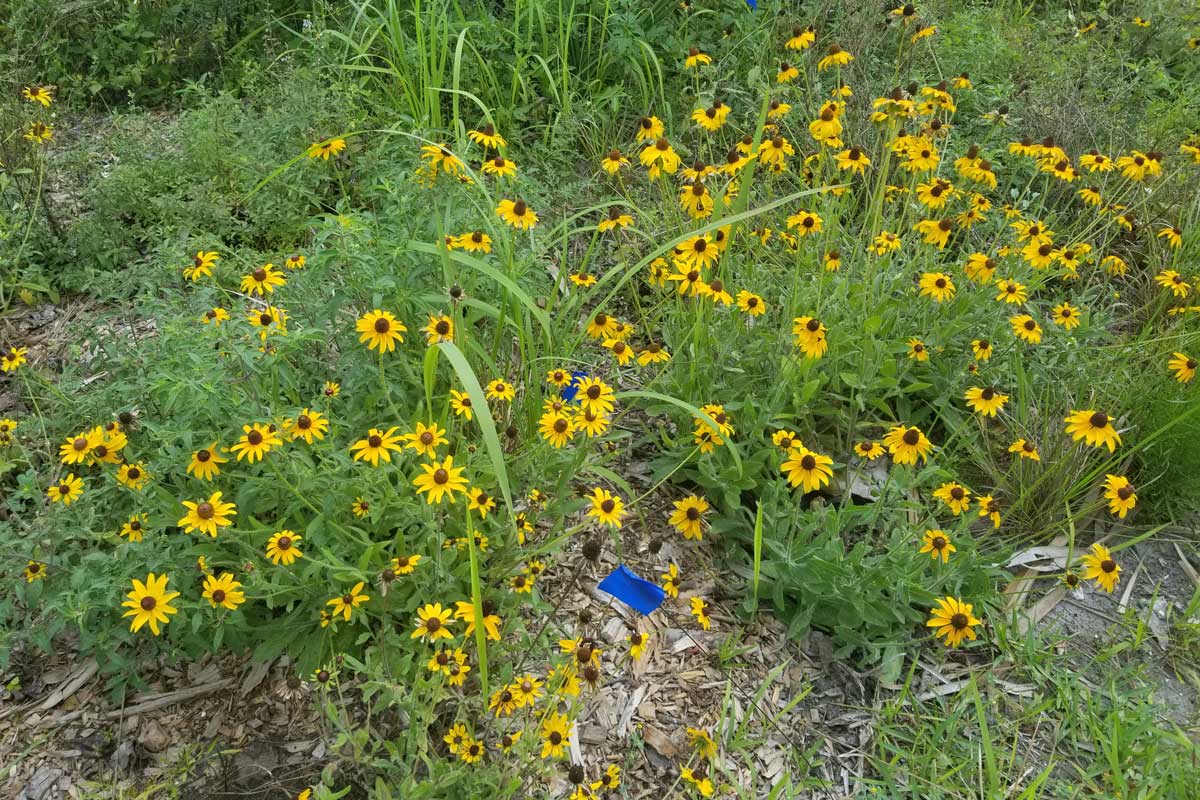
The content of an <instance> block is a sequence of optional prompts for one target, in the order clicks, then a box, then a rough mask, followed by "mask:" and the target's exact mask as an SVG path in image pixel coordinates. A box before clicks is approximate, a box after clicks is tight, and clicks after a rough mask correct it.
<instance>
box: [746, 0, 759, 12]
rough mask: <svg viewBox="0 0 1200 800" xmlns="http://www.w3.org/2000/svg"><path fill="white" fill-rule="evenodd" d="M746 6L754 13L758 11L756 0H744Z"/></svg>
mask: <svg viewBox="0 0 1200 800" xmlns="http://www.w3.org/2000/svg"><path fill="white" fill-rule="evenodd" d="M746 5H748V6H750V8H751V9H752V10H754V11H758V0H746Z"/></svg>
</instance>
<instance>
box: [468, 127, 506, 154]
mask: <svg viewBox="0 0 1200 800" xmlns="http://www.w3.org/2000/svg"><path fill="white" fill-rule="evenodd" d="M467 138H469V139H470V140H471V141H472V142H474V143H475V144H477V145H479V146H480V147H482V148H483V149H485V150H499V149H501V148H504V147H508V142H507V141H505V139H504V137H503V136H501V135H500V134H499V133H497V132H496V126H495V125H493V124H492V123H490V122H489V123H487V124H486V125H484V126H483V127H481V128H479V129H478V130H473V131H467Z"/></svg>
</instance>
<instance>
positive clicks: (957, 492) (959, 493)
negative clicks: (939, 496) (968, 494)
mask: <svg viewBox="0 0 1200 800" xmlns="http://www.w3.org/2000/svg"><path fill="white" fill-rule="evenodd" d="M964 494H965V493H964V492H963V490H962V488H961V487H958V486H955V487H954V488H953V489H951V490H950V496H951V497H953V498H954V499H955V500H962V499H963V495H964Z"/></svg>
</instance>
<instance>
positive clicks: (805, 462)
mask: <svg viewBox="0 0 1200 800" xmlns="http://www.w3.org/2000/svg"><path fill="white" fill-rule="evenodd" d="M816 466H817V460H816V459H815V458H813V457H812V456H811V455H807V456H805V457H804V458H802V459H800V468H801V469H806V470H811V469H813V468H814V467H816Z"/></svg>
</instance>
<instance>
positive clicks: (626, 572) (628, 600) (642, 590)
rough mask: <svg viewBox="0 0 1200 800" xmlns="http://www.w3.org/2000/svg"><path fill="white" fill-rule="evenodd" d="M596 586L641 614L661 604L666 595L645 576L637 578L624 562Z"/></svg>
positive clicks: (647, 612)
mask: <svg viewBox="0 0 1200 800" xmlns="http://www.w3.org/2000/svg"><path fill="white" fill-rule="evenodd" d="M597 588H599V589H600V591H602V592H608V593H609V594H611V595H612V596H613V597H615V598H617V599H618V600H620V601H621V602H623V603H625V604H626V605H628V606H630V607H632V608H635V609H637V610H638V611H640V612H642V613H643V614H649V613H650V612H651V611H653V610H654V609H656V608H658V607H659V606H661V605H662V602H663V600H664V599H665V598H666V596H667V595H666V592H664V591H663V590H662V587H661V586H659V585H657V584H654V583H651V582H650V581H648V580H646V579H645V578H639V577H638V576H637V575H635V574H633V572H632V570H630V569H629V567H627V566H625V565H624V564H622V565H621V566H619V567H617V568H616V569H615V570H613V571H612V574H611V575H609V576H608V577H607V578H605V579H604V580H602V581H600V586H599V587H597Z"/></svg>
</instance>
